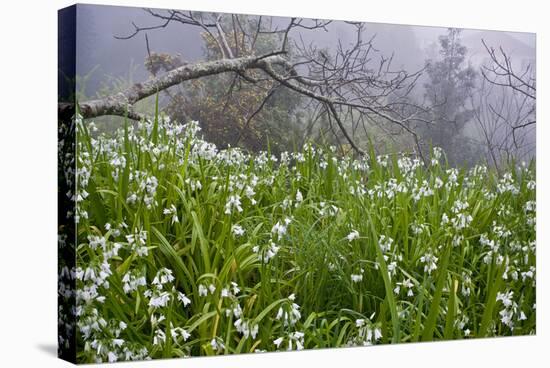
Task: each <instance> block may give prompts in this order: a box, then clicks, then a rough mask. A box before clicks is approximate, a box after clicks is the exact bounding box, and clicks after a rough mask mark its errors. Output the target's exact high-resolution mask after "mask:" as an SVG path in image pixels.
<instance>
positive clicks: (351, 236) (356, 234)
mask: <svg viewBox="0 0 550 368" xmlns="http://www.w3.org/2000/svg"><path fill="white" fill-rule="evenodd" d="M347 238H348V241H352V240H354V239H359V232H358V231H357V230H352V231H351V233H349V234H348V236H347Z"/></svg>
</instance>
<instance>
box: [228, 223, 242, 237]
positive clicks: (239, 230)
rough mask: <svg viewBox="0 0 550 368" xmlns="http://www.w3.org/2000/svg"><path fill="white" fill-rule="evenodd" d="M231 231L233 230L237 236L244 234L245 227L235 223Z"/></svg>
mask: <svg viewBox="0 0 550 368" xmlns="http://www.w3.org/2000/svg"><path fill="white" fill-rule="evenodd" d="M231 231H232V232H233V235H235V236H241V235H243V234H244V229H243V228H242V227H241V226H239V225H233V226H232V227H231Z"/></svg>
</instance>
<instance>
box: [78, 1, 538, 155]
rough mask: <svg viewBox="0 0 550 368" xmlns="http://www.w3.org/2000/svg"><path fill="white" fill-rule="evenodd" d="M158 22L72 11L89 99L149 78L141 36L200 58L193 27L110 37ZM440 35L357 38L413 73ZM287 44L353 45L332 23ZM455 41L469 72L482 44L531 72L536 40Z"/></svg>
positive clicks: (128, 14)
mask: <svg viewBox="0 0 550 368" xmlns="http://www.w3.org/2000/svg"><path fill="white" fill-rule="evenodd" d="M272 22H273V25H274V27H279V28H283V29H284V27H285V26H286V25H287V24H288V22H289V19H288V18H277V17H273V19H272ZM161 23H162V21H161V20H159V19H155V18H154V17H153V16H151V15H150V14H148V13H146V12H145V11H144V10H143V9H140V8H130V7H114V6H95V5H79V6H78V13H77V24H78V27H77V29H78V32H77V75H78V76H81V77H82V76H88V78H87V80H86V83H85V85H84V89H83V95H85V96H87V97H88V98H92V97H95V96H97V95H98V93H99V92H100V90H101V88H102V86H105V83H107V82H108V81H109V79H110V78H112V77H118V78H122V79H127V80H128V81H129V83H133V82H141V81H145V80H147V79H148V78H150V74H149V72H148V71H147V70H146V68H145V66H144V61H145V59H146V57H147V56H148V51H147V47H146V42H145V33H146V34H147V36H148V41H149V46H150V51H151V52H155V53H167V54H171V55H176V54H177V55H180V57H181V59H182V60H184V61H186V62H188V63H194V62H198V61H201V60H203V59H204V58H205V54H204V44H203V40H202V39H201V32H202V29H201V28H199V27H196V26H192V25H183V24H180V23H177V22H172V23H169V24H168V25H167V26H166V27H165V28H161V29H155V30H149V31H147V32H142V33H138V34H137V35H136V36H135V37H132V38H129V39H124V40H121V39H117V38H116V37H123V36H127V35H130V34H132V33H133V31H134V26H133V24H135V25H138V26H139V27H152V26H156V25H159V24H161ZM446 33H447V28H446V27H426V26H417V25H394V24H383V23H371V22H367V23H366V24H365V29H364V34H363V39H365V40H366V39H371V38H372V39H373V41H372V45H373V47H374V49H375V50H376V51H377V56H376V57H377V58H378V57H381V56H385V57H388V58H389V57H393V60H392V68H393V69H403V70H406V71H407V72H409V73H414V72H416V71H419V70H421V69H422V68H424V66H425V65H426V61H427V60H428V59H433V60H435V59H437V58H438V56H439V37H440V36H442V35H445V34H446ZM289 37H290V38H291V39H292V40H293V41H295V42H303V43H304V44H312V45H315V46H316V47H317V48H318V49H327V50H329V52H331V51H334V50H336V48H337V46H338V43H339V42H340V43H341V44H343V45H352V44H353V42H354V41H355V38H356V34H355V28H354V27H353V26H352V25H350V24H348V23H346V22H343V21H334V22H332V23H330V24H329V25H328V26H327V27H326V29H316V30H304V29H300V28H296V29H293V30H292V31H291V32H290V34H289ZM460 39H461V43H462V45H463V46H465V47H466V48H467V54H466V62H467V64H469V65H470V66H472V67H473V68H474V69H476V70H477V69H479V68H480V67H481V65H483V64H484V63H487V62H488V61H490V58H489V55H488V53H487V50H486V49H485V47H484V45H483V44H482V42H481V41H482V40H485V42H486V44H487V45H488V46H490V47H494V48H495V49H496V50H498V49H499V48H502V49H503V50H505V51H506V53H507V55H508V56H509V57H510V60H511V62H512V65H513V66H514V68H515V69H516V70H518V71H519V70H522V69H524V68H525V67H527V66H529V65H531V67H532V68H533V69H534V65H535V59H536V52H535V49H536V48H535V43H536V38H535V34H531V33H519V32H506V31H493V30H474V29H464V30H462V32H461V34H460ZM426 81H427V74H426V73H423V74H422V76H421V77H420V79H419V82H418V83H417V87H416V89H415V90H414V91H413V95H414V96H416V97H417V98H419V99H420V98H421V97H422V96H423V95H424V93H425V91H424V89H423V84H424V83H426ZM512 114H513V112H512ZM533 128H534V127H533ZM534 131H535V129H531V130H530V131H529V132H528V133H526V134H525V135H526V137H527V138H526V139H527V141H528V143H529V149H528V152H529V153H527V154H525V152H522V153H521V154H522V155H524V157H523V158H530V157H532V156H533V155H534V144H535V133H534ZM465 134H466V135H469V136H473V137H474V138H475V137H476V135H477V134H478V133H477V130H476V129H475V128H474V125H473V123H467V124H466V127H465ZM495 134H496V135H498V134H502V133H495Z"/></svg>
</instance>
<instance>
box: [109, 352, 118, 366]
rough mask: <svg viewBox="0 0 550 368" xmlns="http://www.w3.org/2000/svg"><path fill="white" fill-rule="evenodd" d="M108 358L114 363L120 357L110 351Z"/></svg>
mask: <svg viewBox="0 0 550 368" xmlns="http://www.w3.org/2000/svg"><path fill="white" fill-rule="evenodd" d="M107 359H108V360H109V363H114V362H116V361H117V360H118V357H117V355H116V354H115V353H113V352H112V351H110V352H109V354H107Z"/></svg>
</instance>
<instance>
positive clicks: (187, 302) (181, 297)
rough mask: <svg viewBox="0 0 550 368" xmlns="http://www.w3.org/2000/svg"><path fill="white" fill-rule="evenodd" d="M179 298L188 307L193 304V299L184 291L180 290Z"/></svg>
mask: <svg viewBox="0 0 550 368" xmlns="http://www.w3.org/2000/svg"><path fill="white" fill-rule="evenodd" d="M178 300H179V301H181V302H182V303H183V306H184V307H187V306H188V305H189V304H191V299H189V298H188V297H187V296H186V295H185V294H184V293H181V292H178Z"/></svg>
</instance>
